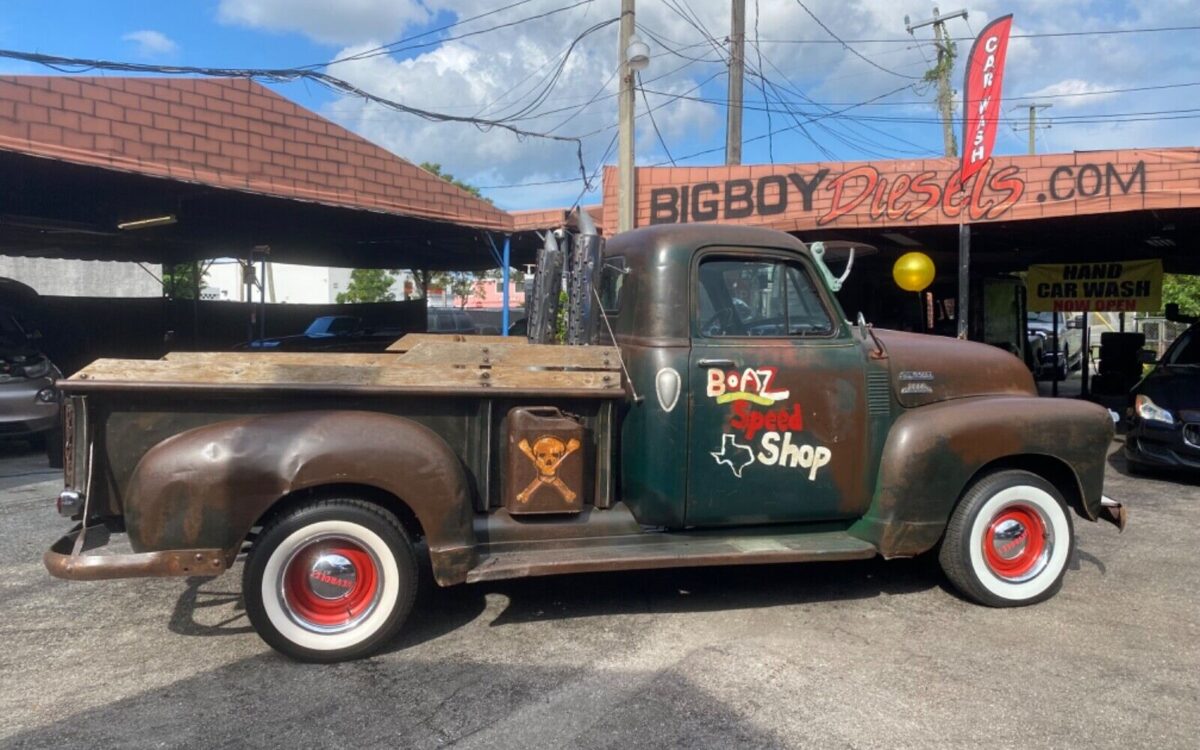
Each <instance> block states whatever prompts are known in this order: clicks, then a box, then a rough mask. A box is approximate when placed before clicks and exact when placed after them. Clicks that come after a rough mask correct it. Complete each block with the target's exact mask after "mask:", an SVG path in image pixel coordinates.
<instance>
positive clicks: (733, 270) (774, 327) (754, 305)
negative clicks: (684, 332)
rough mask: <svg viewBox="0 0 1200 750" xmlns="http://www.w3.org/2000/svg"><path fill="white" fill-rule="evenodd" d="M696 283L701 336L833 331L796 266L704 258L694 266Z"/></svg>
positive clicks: (807, 279)
mask: <svg viewBox="0 0 1200 750" xmlns="http://www.w3.org/2000/svg"><path fill="white" fill-rule="evenodd" d="M699 283H700V289H699V290H698V294H697V298H698V299H699V313H700V332H701V334H702V335H704V336H708V337H721V336H805V335H826V334H829V333H830V332H831V331H832V330H833V325H832V323H831V321H830V318H829V314H828V312H827V311H826V310H825V306H824V304H823V303H822V301H821V297H820V295H819V294H818V293H817V290H816V287H815V286H814V285H813V282H812V279H811V278H810V277H809V275H808V274H807V273H806V272H805V271H804V269H803V268H801V267H800V266H798V265H792V264H789V263H785V262H781V261H767V260H742V259H733V258H710V259H706V260H703V261H701V263H700V272H699Z"/></svg>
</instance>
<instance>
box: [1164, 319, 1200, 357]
mask: <svg viewBox="0 0 1200 750" xmlns="http://www.w3.org/2000/svg"><path fill="white" fill-rule="evenodd" d="M1164 359H1165V361H1166V363H1167V364H1168V365H1179V366H1181V367H1182V366H1184V365H1200V334H1198V333H1197V328H1196V327H1195V326H1192V327H1191V328H1189V329H1187V330H1186V331H1184V332H1183V335H1181V336H1180V337H1179V338H1178V339H1177V340H1176V341H1175V343H1174V344H1172V345H1171V350H1170V351H1168V352H1167V356H1166V357H1165V358H1164Z"/></svg>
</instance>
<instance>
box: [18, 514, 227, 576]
mask: <svg viewBox="0 0 1200 750" xmlns="http://www.w3.org/2000/svg"><path fill="white" fill-rule="evenodd" d="M108 540H109V531H108V529H106V528H105V527H103V526H89V527H88V529H87V531H86V533H85V534H84V535H83V538H82V539H81V529H80V527H76V528H75V529H74V530H72V531H71V533H69V534H67V535H66V536H64V537H62V538H61V539H59V540H58V541H57V542H55V543H54V544H53V545H52V546H51V547H50V549H48V550H46V554H45V555H43V556H42V562H43V563H44V564H45V566H46V570H48V571H50V575H52V576H54V577H55V578H64V579H66V580H69V581H102V580H108V579H112V578H160V577H167V576H216V575H220V574H221V573H223V572H225V569H226V568H227V567H228V564H227V563H226V558H225V552H224V551H223V550H219V549H177V550H164V551H161V552H137V553H128V554H89V553H91V552H92V551H93V550H98V549H100V548H102V547H104V546H105V545H107V544H108Z"/></svg>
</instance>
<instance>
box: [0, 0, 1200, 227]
mask: <svg viewBox="0 0 1200 750" xmlns="http://www.w3.org/2000/svg"><path fill="white" fill-rule="evenodd" d="M508 1H509V2H512V1H514V0H508ZM503 4H505V3H503V2H499V1H498V0H492V1H491V2H485V1H483V0H341V1H340V2H330V1H329V0H204V1H200V0H197V1H194V2H192V1H188V2H183V1H181V2H133V1H132V0H109V1H108V2H102V3H97V2H94V0H93V2H80V1H75V0H71V1H62V0H59V1H57V2H44V1H43V2H35V1H34V0H5V2H4V4H3V7H4V13H3V14H2V15H0V46H2V47H5V48H8V49H17V50H24V51H39V52H47V53H55V54H61V55H68V56H77V57H98V58H106V59H115V60H123V61H134V62H147V63H161V64H181V65H196V66H208V67H271V68H279V67H292V66H299V65H305V64H316V63H328V62H329V61H332V60H336V59H340V58H343V57H345V56H347V55H352V54H356V53H361V52H363V51H364V50H370V49H373V48H375V47H377V46H379V45H381V44H385V43H388V42H392V41H395V40H397V39H401V38H405V37H411V36H413V35H415V34H420V33H422V32H425V31H429V30H431V29H436V28H438V27H440V26H443V25H445V24H448V23H451V22H453V21H455V20H458V19H462V18H466V17H469V16H473V15H476V14H479V13H483V12H486V11H489V10H494V9H496V8H498V7H500V6H501V5H503ZM747 5H748V11H747V13H748V19H747V38H748V40H755V39H757V40H758V44H757V46H756V45H754V44H753V43H751V44H748V46H747V62H748V65H749V66H750V67H751V68H753V69H756V70H761V72H762V74H763V76H764V77H765V78H766V79H767V80H768V81H769V82H770V83H769V85H768V86H767V89H768V90H767V96H768V97H769V98H770V99H771V101H770V103H769V104H766V105H764V101H763V96H764V94H763V92H762V90H761V88H759V87H758V86H760V85H761V84H760V83H759V81H761V78H755V77H754V76H753V75H752V76H751V77H750V78H749V79H748V80H747V83H746V94H745V102H746V105H747V107H748V108H754V109H748V110H747V112H746V116H745V125H744V135H745V137H746V139H748V141H749V142H748V143H747V144H746V146H745V152H744V157H743V158H744V161H745V163H759V162H769V161H771V160H772V158H773V160H774V161H776V162H780V163H785V162H807V161H820V160H834V159H836V160H870V159H879V158H919V157H920V156H933V155H938V154H939V153H940V150H941V128H940V125H939V124H938V123H937V121H936V113H935V111H934V109H933V104H932V98H933V92H932V91H930V90H929V89H928V87H927V86H924V85H921V84H920V82H919V81H916V80H914V78H913V77H915V78H919V77H920V76H921V74H922V73H923V72H924V70H925V69H926V68H927V67H928V60H929V59H931V58H932V57H933V55H934V48H933V46H932V44H930V33H929V29H924V30H920V31H918V32H917V36H916V38H913V37H909V36H908V35H907V34H906V33H905V31H904V16H905V15H906V14H909V15H912V16H913V17H914V18H923V17H926V16H928V15H929V12H930V7H931V3H929V2H927V1H924V0H913V1H912V2H906V1H904V0H900V1H896V0H805V2H804V5H805V6H807V7H808V8H809V9H810V10H811V11H812V12H813V14H815V15H816V16H817V17H818V18H820V19H821V20H822V21H823V22H824V24H825V25H826V26H828V27H829V29H830V30H832V31H833V32H834V33H836V34H837V35H838V36H839V37H841V38H842V39H846V40H878V39H883V40H888V41H883V42H876V41H862V42H860V41H854V42H852V43H851V44H850V46H851V47H852V48H853V49H854V50H855V51H856V52H858V53H860V54H861V55H862V56H863V57H866V58H867V59H868V60H870V63H868V62H866V61H864V60H863V59H861V58H860V57H858V56H857V55H855V54H853V53H851V52H850V51H847V50H846V49H845V48H843V47H842V46H841V45H840V44H837V43H834V42H833V40H832V38H831V37H830V35H829V33H828V32H827V31H826V30H824V29H822V28H821V27H820V26H819V25H818V24H817V23H816V22H815V21H813V19H812V18H811V17H810V16H809V15H808V14H807V13H805V11H804V9H803V8H802V7H801V5H800V3H798V2H796V0H758V2H755V1H754V0H749V2H748V3H747ZM943 5H945V3H943ZM567 6H576V7H572V8H569V9H568V10H563V11H561V12H557V13H553V14H551V15H550V16H547V17H545V18H542V19H538V20H529V21H524V22H522V23H518V24H515V25H513V26H511V27H509V28H505V29H500V30H495V31H491V32H488V33H484V34H479V35H475V36H471V37H468V38H465V39H458V40H454V39H447V37H449V36H451V35H455V34H460V33H462V32H464V31H474V30H481V29H486V28H488V27H492V26H495V25H497V24H504V23H508V22H511V21H518V20H522V19H527V18H529V17H531V16H535V15H538V14H542V13H546V12H548V11H554V10H557V9H561V8H566V7H567ZM955 7H958V6H957V5H955ZM967 8H968V9H969V11H970V15H969V18H968V20H967V21H966V22H964V21H961V20H954V21H951V22H949V23H948V28H949V30H950V32H951V33H952V34H953V35H955V36H961V37H968V36H971V35H973V34H974V33H975V32H978V31H979V30H980V29H981V28H982V27H983V26H984V25H985V24H986V23H987V21H988V20H989V19H992V18H995V17H997V16H999V15H1002V14H1004V13H1007V12H1011V13H1013V14H1014V21H1015V26H1014V34H1028V33H1062V32H1078V31H1089V32H1091V31H1103V30H1115V29H1136V28H1147V27H1162V26H1187V25H1192V26H1197V25H1200V4H1198V3H1195V2H1191V1H1190V0H1155V1H1154V2H1140V3H1135V2H1115V1H1113V0H1104V1H1100V0H1055V2H1050V1H1049V0H1013V1H1012V2H999V1H993V0H978V1H977V2H972V3H970V4H969V5H967ZM728 9H729V3H728V0H659V1H658V2H651V1H650V0H642V1H641V2H640V3H639V7H638V21H639V23H640V24H642V25H643V26H644V30H643V32H642V34H643V35H644V36H646V37H648V38H647V41H648V42H649V44H650V46H651V51H652V55H653V59H652V63H651V66H650V68H649V69H648V70H647V71H646V72H645V73H643V81H644V86H645V88H646V96H645V98H643V97H642V96H641V95H640V94H639V96H638V103H637V106H638V111H639V113H642V117H641V118H640V119H639V121H638V122H639V126H638V132H637V139H638V163H639V164H660V163H668V162H669V160H670V159H671V158H674V159H676V160H677V161H678V162H679V163H680V164H681V165H682V164H687V165H703V164H719V163H721V161H722V159H723V156H722V153H721V152H720V151H719V150H718V151H715V152H713V153H709V154H705V155H701V156H696V157H692V158H684V157H686V156H688V155H690V154H694V153H696V152H701V151H705V150H707V149H712V148H715V147H719V146H721V145H722V144H723V143H724V121H725V108H724V106H723V104H722V103H721V102H722V101H723V100H724V99H725V98H726V78H725V75H724V71H725V64H724V61H723V59H724V56H725V54H726V46H725V34H726V33H727V25H728V14H729V10H728ZM618 10H619V2H618V0H594V1H593V2H579V0H532V1H530V2H525V3H522V4H520V5H519V7H514V8H512V9H510V10H507V11H504V12H502V13H497V14H495V15H491V16H489V17H487V18H484V19H480V20H478V21H474V22H471V23H467V24H463V25H461V26H459V27H456V28H454V29H451V30H449V31H444V32H439V33H437V34H434V35H432V36H430V37H425V38H423V39H422V40H421V41H423V42H428V44H426V45H425V46H422V47H419V48H415V49H411V48H410V49H408V50H406V51H404V52H401V53H398V54H394V55H392V54H386V55H378V56H373V57H369V58H366V59H362V60H357V61H353V62H344V63H339V64H336V65H333V66H331V67H329V69H328V70H329V72H330V73H332V74H334V75H337V76H339V77H341V78H344V79H346V80H349V81H351V82H352V83H354V84H355V85H357V86H359V87H361V88H364V89H366V90H369V91H372V92H375V93H378V94H380V95H382V96H385V97H388V98H391V99H395V100H398V101H402V102H404V103H406V104H410V105H414V106H418V107H422V108H425V109H429V110H435V111H439V112H446V113H450V114H455V115H482V116H488V117H501V116H504V115H506V114H507V115H509V116H511V115H513V114H514V113H516V112H518V111H519V110H523V109H526V108H527V105H530V104H532V103H534V101H535V99H536V98H537V94H538V93H539V92H540V91H542V89H543V86H544V85H545V83H546V82H547V81H548V74H549V73H550V72H551V71H553V70H556V69H557V68H558V64H559V61H560V60H562V59H563V58H562V54H563V53H564V51H565V49H566V47H567V46H568V45H569V43H570V42H571V40H572V38H573V37H575V36H576V35H577V34H579V33H581V32H583V31H584V30H585V29H587V28H588V27H590V26H592V25H593V24H597V23H599V22H603V21H605V20H608V19H611V18H614V17H615V16H616V15H617V12H618ZM760 13H761V17H760V15H759V14H760ZM685 15H689V16H690V20H689V19H688V18H685ZM756 19H757V21H758V23H757V24H756V23H755V21H756ZM756 25H757V27H758V28H757V30H756V29H755V26H756ZM705 32H707V33H708V35H709V36H711V40H709V39H706V38H705ZM616 33H617V32H616V26H615V25H611V24H610V25H608V26H605V27H604V28H602V29H600V30H598V31H596V32H594V33H592V34H590V35H589V36H587V37H585V38H584V39H582V40H581V41H580V42H579V43H578V44H577V45H576V47H575V48H574V50H572V53H571V55H570V57H569V58H567V60H566V63H565V64H564V65H563V67H562V71H561V74H560V75H559V77H558V78H557V80H556V82H555V85H554V86H553V88H551V89H550V90H549V91H548V92H547V94H546V97H545V99H544V101H540V102H539V103H537V105H536V106H534V107H532V108H531V109H529V111H528V112H527V113H525V114H524V115H523V116H522V119H521V120H519V121H516V122H515V123H514V124H519V125H520V126H521V127H522V128H525V129H527V130H531V131H538V132H544V131H548V130H551V129H555V131H554V132H556V133H558V134H561V135H568V136H581V137H583V150H584V159H585V162H586V164H587V166H588V168H589V170H591V169H594V168H595V166H596V165H598V164H599V163H600V159H601V157H602V156H603V155H604V153H605V151H606V148H607V146H608V144H609V143H610V141H611V138H612V133H613V132H614V131H613V128H614V126H615V119H616V106H615V98H614V97H613V92H614V91H615V89H616V81H615V79H614V78H613V76H612V73H613V69H614V66H615V55H616ZM649 37H654V38H649ZM797 40H800V41H802V42H803V43H796V42H797ZM812 42H818V43H812ZM668 48H671V49H668ZM968 48H969V42H963V43H961V49H960V52H961V57H965V54H966V51H967V49H968ZM672 50H674V51H672ZM759 52H761V54H762V56H763V58H762V62H761V64H760V63H759V59H758V54H759ZM872 63H873V64H872ZM876 66H878V67H876ZM0 69H3V70H4V71H6V72H17V73H44V72H46V71H45V70H42V69H39V68H38V67H36V66H32V65H27V64H22V63H15V62H12V61H4V62H0ZM1198 69H1200V31H1198V30H1187V31H1178V32H1171V33H1154V34H1123V35H1085V36H1071V37H1043V38H1026V39H1014V40H1013V43H1012V45H1011V47H1010V51H1009V67H1008V73H1007V75H1006V78H1005V95H1006V96H1007V97H1010V98H1015V97H1017V96H1021V95H1032V96H1039V97H1046V98H1044V99H1043V100H1044V101H1048V102H1053V104H1054V106H1053V107H1052V108H1051V109H1050V110H1048V111H1046V112H1045V113H1044V114H1043V121H1044V122H1045V121H1048V122H1049V123H1050V124H1051V127H1050V128H1049V129H1046V130H1039V132H1038V149H1039V150H1040V151H1043V152H1048V151H1055V152H1058V151H1071V150H1075V149H1096V148H1123V147H1134V146H1170V145H1190V146H1195V145H1198V143H1197V138H1196V137H1195V135H1194V131H1195V125H1196V123H1197V120H1196V119H1192V115H1193V114H1195V113H1186V112H1178V110H1184V109H1189V108H1193V109H1200V86H1196V87H1192V86H1176V87H1174V88H1168V89H1159V90H1154V91H1133V92H1124V93H1103V92H1107V91H1111V90H1112V89H1129V88H1142V87H1146V86H1161V85H1172V86H1175V85H1176V84H1188V83H1196V82H1200V73H1196V72H1195V71H1197V70H1198ZM961 77H962V76H961V65H960V68H959V70H957V71H956V72H955V74H954V77H953V78H952V80H953V82H954V84H955V87H956V88H957V87H958V86H959V82H960V81H961ZM274 87H275V88H276V89H277V90H278V91H280V92H281V93H283V94H284V95H286V96H289V97H291V98H293V99H295V100H296V101H298V102H300V103H301V104H304V105H305V106H308V107H310V108H312V109H314V110H316V111H318V112H320V113H321V114H323V115H325V116H327V117H330V118H331V119H333V120H335V121H337V122H339V123H341V124H342V125H344V126H346V127H348V128H350V129H352V130H354V131H356V132H359V133H361V134H362V135H364V136H366V137H368V138H370V139H371V140H373V141H375V142H377V143H380V144H381V145H383V146H384V147H386V148H388V149H390V150H392V151H394V152H396V153H398V154H400V155H401V156H404V157H406V158H408V159H411V160H412V161H415V162H420V161H435V162H440V163H441V164H443V165H444V167H445V168H446V169H447V170H449V171H451V172H454V173H455V175H456V176H458V177H460V178H463V179H467V180H468V181H471V182H473V183H475V184H478V185H484V186H497V187H489V188H487V189H486V191H485V192H486V193H487V194H488V195H489V196H490V197H492V198H493V199H494V200H495V201H496V202H497V204H498V205H500V206H502V207H505V208H536V207H546V206H556V205H564V204H569V203H571V202H573V201H574V200H575V199H576V197H577V196H579V194H580V191H581V182H580V181H579V180H578V178H577V175H578V162H577V161H576V158H575V154H574V146H572V145H571V144H565V143H554V142H547V141H543V140H540V139H533V138H531V139H524V140H519V139H517V138H516V137H514V136H513V135H512V134H510V133H507V132H503V131H500V130H497V129H493V130H491V131H488V132H481V131H480V130H478V129H476V128H475V127H473V126H471V125H463V124H446V123H433V122H428V121H425V120H421V119H419V118H415V117H412V116H410V115H402V114H398V113H394V112H391V111H388V110H385V109H383V108H380V107H378V106H376V105H369V104H365V103H364V102H362V101H360V100H355V99H350V98H343V97H340V96H337V95H334V94H332V93H330V92H328V91H327V90H325V89H323V88H321V87H320V86H318V85H315V84H311V83H309V84H303V83H293V84H287V85H277V86H274ZM888 92H893V93H891V94H890V95H888V96H883V97H882V98H880V99H878V100H877V101H875V102H873V103H871V104H870V105H867V106H862V107H858V108H856V109H854V110H852V111H849V112H846V113H843V114H842V115H840V116H837V117H829V116H828V114H829V110H830V109H841V108H842V107H844V106H847V105H849V104H853V103H857V102H862V101H865V100H868V99H872V98H875V97H880V96H882V95H884V94H887V93H888ZM681 94H682V95H685V96H686V97H694V98H677V97H679V95H681ZM1080 94H1083V96H1080ZM802 97H807V99H808V100H809V101H805V100H804V99H803V98H802ZM697 99H699V100H697ZM780 99H783V100H785V102H780V101H779V100H780ZM647 101H648V102H649V104H650V105H651V106H652V107H654V108H655V110H654V118H653V119H654V124H657V126H658V129H659V130H660V131H661V133H662V141H660V140H659V137H658V135H657V134H656V133H655V131H654V129H653V127H652V124H651V122H650V118H648V117H646V116H645V114H644V113H645V112H646V109H647V107H646V103H647ZM1028 101H1029V100H1025V101H1024V102H1018V101H1015V100H1010V103H1009V105H1008V106H1009V108H1011V107H1012V106H1013V105H1016V104H1019V103H1028ZM589 102H590V104H589ZM811 102H817V103H818V104H812V103H811ZM583 105H587V106H583ZM764 108H768V109H771V110H773V111H771V112H769V113H768V112H765V111H762V110H763V109H764ZM1162 112H1171V113H1172V114H1165V115H1164V114H1147V115H1142V114H1137V115H1131V116H1129V117H1125V118H1118V117H1114V115H1116V114H1118V113H1162ZM1010 114H1011V116H1013V117H1014V118H1016V117H1024V110H1013V111H1011V113H1010ZM821 115H825V117H822V118H821V119H819V120H818V121H817V122H813V123H809V124H808V125H806V127H805V129H804V130H806V131H807V132H802V131H801V130H800V129H799V128H797V127H796V126H795V123H796V121H797V119H799V120H800V121H801V122H804V121H805V120H806V119H807V118H812V117H820V116H821ZM768 117H769V118H770V122H769V123H768ZM1121 119H1124V120H1133V121H1127V122H1121V121H1118V120H1121ZM1079 120H1083V121H1084V122H1079ZM769 130H775V131H778V132H777V133H776V134H775V135H774V136H772V137H770V138H765V137H761V136H763V135H764V134H766V133H767V132H768V131H769ZM750 139H754V140H750ZM1026 141H1027V135H1026V133H1024V132H1016V131H1014V130H1013V129H1012V128H1010V127H1002V128H1001V131H1000V136H999V139H998V141H997V151H998V152H999V153H1023V152H1024V150H1025V148H1026ZM664 143H665V146H664ZM607 161H608V162H610V163H611V162H612V161H613V159H612V156H611V154H610V156H609V158H608V160H607ZM522 183H535V184H532V185H525V186H522V187H515V188H503V187H499V186H504V185H520V184H522ZM540 183H547V184H540ZM585 200H587V201H594V200H598V194H591V195H587V196H585Z"/></svg>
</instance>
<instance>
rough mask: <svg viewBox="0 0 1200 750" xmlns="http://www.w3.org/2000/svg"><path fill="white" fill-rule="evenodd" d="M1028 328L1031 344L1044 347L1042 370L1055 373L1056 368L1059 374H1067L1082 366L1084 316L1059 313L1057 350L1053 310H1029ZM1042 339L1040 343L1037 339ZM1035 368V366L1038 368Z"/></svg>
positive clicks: (1035, 347)
mask: <svg viewBox="0 0 1200 750" xmlns="http://www.w3.org/2000/svg"><path fill="white" fill-rule="evenodd" d="M1025 326H1026V328H1027V329H1028V331H1029V338H1030V346H1031V347H1032V348H1034V349H1035V350H1036V349H1040V350H1041V352H1042V353H1041V363H1042V366H1041V368H1040V370H1041V372H1044V373H1052V372H1055V369H1056V368H1057V371H1058V376H1059V377H1060V378H1065V377H1066V376H1067V373H1069V372H1070V371H1072V370H1077V369H1079V368H1080V367H1082V366H1083V362H1084V351H1083V316H1082V315H1064V314H1062V313H1059V314H1058V326H1057V328H1058V352H1057V353H1056V352H1055V350H1054V329H1055V324H1054V313H1049V312H1031V313H1029V314H1028V317H1027V320H1026V323H1025ZM1035 338H1036V339H1040V342H1041V343H1040V346H1039V345H1038V344H1037V343H1035V342H1034V339H1035ZM1035 372H1036V370H1035Z"/></svg>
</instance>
